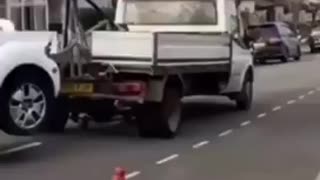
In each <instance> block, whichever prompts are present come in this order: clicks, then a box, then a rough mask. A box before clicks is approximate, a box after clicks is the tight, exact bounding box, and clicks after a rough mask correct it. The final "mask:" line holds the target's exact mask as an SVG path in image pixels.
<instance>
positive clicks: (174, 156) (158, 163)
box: [156, 154, 179, 165]
mask: <svg viewBox="0 0 320 180" xmlns="http://www.w3.org/2000/svg"><path fill="white" fill-rule="evenodd" d="M178 157H179V154H173V155H171V156H168V157H166V158H163V159H161V160H159V161H157V162H156V164H157V165H161V164H164V163H166V162H169V161H172V160H174V159H176V158H178Z"/></svg>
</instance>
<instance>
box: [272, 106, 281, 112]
mask: <svg viewBox="0 0 320 180" xmlns="http://www.w3.org/2000/svg"><path fill="white" fill-rule="evenodd" d="M281 108H282V107H281V106H276V107H274V108H273V109H272V111H273V112H275V111H279V110H281Z"/></svg>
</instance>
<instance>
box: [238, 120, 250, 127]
mask: <svg viewBox="0 0 320 180" xmlns="http://www.w3.org/2000/svg"><path fill="white" fill-rule="evenodd" d="M250 124H251V121H245V122H242V123H241V124H240V126H241V127H245V126H248V125H250Z"/></svg>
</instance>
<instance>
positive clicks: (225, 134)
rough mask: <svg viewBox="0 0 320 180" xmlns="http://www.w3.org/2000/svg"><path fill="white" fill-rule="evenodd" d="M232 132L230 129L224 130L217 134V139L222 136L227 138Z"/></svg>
mask: <svg viewBox="0 0 320 180" xmlns="http://www.w3.org/2000/svg"><path fill="white" fill-rule="evenodd" d="M232 132H233V130H232V129H229V130H226V131H224V132H222V133H220V134H219V137H224V136H228V135H229V134H231V133H232Z"/></svg>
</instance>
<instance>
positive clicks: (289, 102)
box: [287, 100, 296, 104]
mask: <svg viewBox="0 0 320 180" xmlns="http://www.w3.org/2000/svg"><path fill="white" fill-rule="evenodd" d="M294 103H296V100H290V101H288V102H287V104H294Z"/></svg>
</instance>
